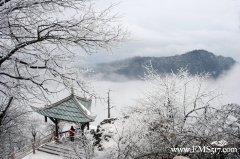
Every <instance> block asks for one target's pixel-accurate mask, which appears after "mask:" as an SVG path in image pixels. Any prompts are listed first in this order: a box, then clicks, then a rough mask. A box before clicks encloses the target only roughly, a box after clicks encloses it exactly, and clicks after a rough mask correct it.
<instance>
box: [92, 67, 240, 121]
mask: <svg viewBox="0 0 240 159" xmlns="http://www.w3.org/2000/svg"><path fill="white" fill-rule="evenodd" d="M239 80H240V65H239V64H237V65H235V66H234V67H233V68H232V69H231V70H230V71H228V72H225V73H224V74H223V75H222V76H221V77H219V78H218V79H216V80H209V81H207V84H208V85H209V87H210V89H217V90H218V91H219V92H220V93H221V94H222V96H221V101H220V102H221V103H222V105H224V104H228V103H236V104H240V97H239V96H240V82H239ZM92 85H93V87H94V89H95V91H96V92H97V93H98V94H99V95H100V96H101V97H103V98H105V100H101V101H100V100H97V102H93V103H92V112H93V113H94V114H97V118H96V121H95V122H94V124H99V122H101V121H102V120H103V119H105V118H107V101H106V99H107V92H108V90H109V89H110V90H111V91H110V100H111V104H110V105H111V106H114V108H113V109H111V117H121V116H122V113H123V112H126V110H127V109H128V107H129V106H131V105H134V104H136V102H137V100H138V99H139V98H140V97H142V95H143V92H144V90H146V89H147V84H146V83H145V82H144V81H140V80H128V81H126V80H124V82H119V80H118V81H95V82H93V83H92Z"/></svg>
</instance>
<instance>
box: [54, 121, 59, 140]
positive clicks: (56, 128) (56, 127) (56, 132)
mask: <svg viewBox="0 0 240 159" xmlns="http://www.w3.org/2000/svg"><path fill="white" fill-rule="evenodd" d="M58 123H59V121H58V119H55V137H56V139H58V137H59V134H58Z"/></svg>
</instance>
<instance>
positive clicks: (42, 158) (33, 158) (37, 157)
mask: <svg viewBox="0 0 240 159" xmlns="http://www.w3.org/2000/svg"><path fill="white" fill-rule="evenodd" d="M22 159H63V158H62V157H61V156H57V155H51V154H48V153H45V152H41V151H36V154H32V153H31V154H29V155H27V156H26V157H24V158H22Z"/></svg>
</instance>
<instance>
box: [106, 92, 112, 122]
mask: <svg viewBox="0 0 240 159" xmlns="http://www.w3.org/2000/svg"><path fill="white" fill-rule="evenodd" d="M110 91H111V90H110V89H109V90H108V100H107V103H108V118H110V117H111V115H110V109H111V108H110Z"/></svg>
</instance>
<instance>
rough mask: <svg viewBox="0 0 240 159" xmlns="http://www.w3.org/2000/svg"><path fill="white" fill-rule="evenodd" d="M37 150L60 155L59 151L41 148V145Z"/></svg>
mask: <svg viewBox="0 0 240 159" xmlns="http://www.w3.org/2000/svg"><path fill="white" fill-rule="evenodd" d="M38 151H42V152H45V153H49V154H52V155H58V156H60V155H61V153H59V152H57V151H53V150H50V149H46V148H43V147H40V148H38Z"/></svg>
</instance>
